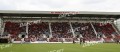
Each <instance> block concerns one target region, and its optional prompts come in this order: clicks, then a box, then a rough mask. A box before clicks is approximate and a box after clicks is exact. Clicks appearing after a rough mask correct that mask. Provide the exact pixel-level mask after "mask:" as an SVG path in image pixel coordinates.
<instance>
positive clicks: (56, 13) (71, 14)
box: [0, 10, 120, 19]
mask: <svg viewBox="0 0 120 52" xmlns="http://www.w3.org/2000/svg"><path fill="white" fill-rule="evenodd" d="M60 14H69V15H66V17H102V18H103V17H105V18H115V19H118V18H120V12H93V11H10V10H0V16H21V17H22V16H24V17H59V15H60Z"/></svg>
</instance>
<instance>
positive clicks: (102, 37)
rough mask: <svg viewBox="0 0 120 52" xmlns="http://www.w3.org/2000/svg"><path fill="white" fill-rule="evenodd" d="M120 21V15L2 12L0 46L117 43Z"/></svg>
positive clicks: (84, 12)
mask: <svg viewBox="0 0 120 52" xmlns="http://www.w3.org/2000/svg"><path fill="white" fill-rule="evenodd" d="M64 14H69V15H66V16H59V15H64ZM72 14H75V15H72ZM119 18H120V13H119V12H92V11H5V10H2V11H0V43H72V42H73V41H75V42H80V39H81V38H84V39H85V41H99V42H100V41H102V42H117V41H119V40H120V31H119V29H118V28H117V26H116V24H115V23H114V22H115V21H116V20H118V19H119Z"/></svg>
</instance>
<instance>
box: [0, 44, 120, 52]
mask: <svg viewBox="0 0 120 52" xmlns="http://www.w3.org/2000/svg"><path fill="white" fill-rule="evenodd" d="M0 45H2V44H0ZM60 49H62V51H55V50H60ZM0 52H120V44H115V43H102V44H95V45H91V46H88V47H83V46H82V45H80V44H64V43H63V44H12V46H10V47H7V48H3V49H0Z"/></svg>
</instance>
